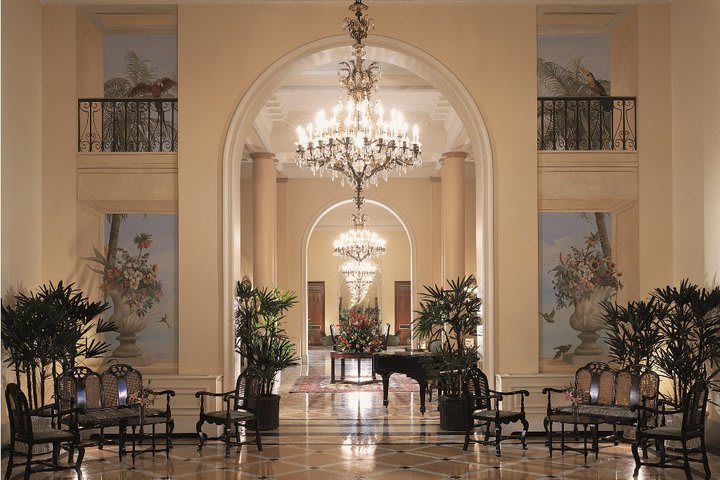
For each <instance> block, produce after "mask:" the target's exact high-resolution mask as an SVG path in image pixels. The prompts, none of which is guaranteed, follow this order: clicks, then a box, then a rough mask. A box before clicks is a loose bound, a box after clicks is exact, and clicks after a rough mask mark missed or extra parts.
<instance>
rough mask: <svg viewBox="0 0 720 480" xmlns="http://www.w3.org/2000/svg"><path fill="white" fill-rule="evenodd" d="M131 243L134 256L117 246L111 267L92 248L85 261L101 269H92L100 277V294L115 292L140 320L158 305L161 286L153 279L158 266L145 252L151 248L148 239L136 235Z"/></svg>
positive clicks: (150, 241) (149, 238) (149, 237)
mask: <svg viewBox="0 0 720 480" xmlns="http://www.w3.org/2000/svg"><path fill="white" fill-rule="evenodd" d="M133 242H134V243H135V246H136V247H137V250H138V252H137V254H131V253H130V252H128V251H127V250H125V249H124V248H121V247H118V249H117V254H116V258H115V262H114V264H113V263H110V261H109V260H108V259H107V257H106V256H105V255H103V254H101V253H100V252H99V251H98V250H97V249H94V250H95V256H94V257H89V258H88V259H87V260H90V261H93V262H96V263H99V264H100V265H101V266H102V269H96V268H92V270H93V271H95V272H97V273H99V274H101V275H102V280H103V281H102V284H101V285H100V289H101V290H102V291H103V292H104V293H107V292H110V291H114V292H119V293H120V294H121V296H122V298H123V299H124V300H125V303H126V304H127V306H128V307H129V308H131V309H132V310H133V311H135V312H136V313H137V315H138V317H143V316H144V315H145V314H146V313H147V312H148V311H149V310H150V309H152V307H153V306H154V305H155V304H156V303H159V302H160V299H161V298H162V297H163V289H162V283H161V282H160V281H159V280H158V279H157V274H158V271H159V269H158V266H157V264H154V263H150V253H149V252H148V251H147V250H148V249H149V248H150V247H151V246H152V242H153V241H152V236H151V235H150V234H147V233H140V234H138V235H136V236H135V238H134V240H133Z"/></svg>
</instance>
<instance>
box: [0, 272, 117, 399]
mask: <svg viewBox="0 0 720 480" xmlns="http://www.w3.org/2000/svg"><path fill="white" fill-rule="evenodd" d="M13 300H14V305H2V342H3V346H4V347H5V349H6V350H7V352H8V356H7V359H6V360H5V363H6V364H7V365H8V366H9V367H11V368H13V369H14V370H15V375H16V381H17V383H18V384H21V383H20V378H21V375H22V376H24V377H25V380H26V382H25V385H26V387H27V393H28V399H29V402H30V405H31V407H32V408H37V407H39V406H41V405H42V404H43V403H44V401H45V380H47V379H48V378H51V376H54V375H55V374H56V373H57V368H58V367H60V368H62V369H63V370H65V369H68V368H72V367H74V366H75V364H76V363H77V362H78V360H79V359H81V358H85V359H87V358H95V357H99V356H101V355H104V354H105V353H107V351H108V350H109V349H110V345H109V344H108V343H106V342H103V341H99V340H98V339H97V338H93V337H94V336H95V335H97V334H101V333H107V332H112V331H115V329H116V328H115V325H114V324H113V323H111V322H107V321H105V320H104V319H103V318H102V317H100V315H101V314H102V313H103V312H105V311H106V310H107V309H108V308H109V306H108V304H107V303H104V302H103V303H101V302H91V301H90V300H89V299H88V298H87V297H86V296H84V295H83V293H82V292H81V291H80V290H78V289H75V288H74V286H73V284H69V285H64V284H63V282H62V281H60V282H58V284H57V285H55V284H53V283H52V282H51V283H50V284H49V285H43V286H41V287H40V288H39V289H38V291H37V292H31V293H29V294H22V293H21V294H18V295H15V297H14V299H13Z"/></svg>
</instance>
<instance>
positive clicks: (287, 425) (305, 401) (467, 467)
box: [3, 350, 720, 480]
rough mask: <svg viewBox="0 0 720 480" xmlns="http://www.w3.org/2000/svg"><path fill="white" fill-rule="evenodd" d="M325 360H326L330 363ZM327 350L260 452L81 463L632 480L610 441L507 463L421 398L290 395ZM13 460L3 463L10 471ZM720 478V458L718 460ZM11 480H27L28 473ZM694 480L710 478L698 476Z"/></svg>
mask: <svg viewBox="0 0 720 480" xmlns="http://www.w3.org/2000/svg"><path fill="white" fill-rule="evenodd" d="M326 357H327V358H326ZM329 371H330V362H329V355H328V354H327V351H321V350H313V351H312V352H311V358H310V367H309V368H308V367H295V368H293V369H290V370H288V371H286V372H284V374H283V378H282V383H281V394H282V402H281V405H282V411H281V416H282V417H281V427H280V429H279V431H277V432H271V433H266V434H265V435H264V436H263V444H264V446H265V448H264V450H263V451H262V452H258V451H257V450H256V449H255V447H253V446H250V447H243V449H242V451H241V452H239V453H238V452H237V450H233V452H232V454H231V456H230V457H229V458H226V457H225V456H224V448H223V447H222V446H220V445H218V444H213V443H210V444H208V445H207V446H206V447H205V448H204V449H203V452H202V454H199V453H198V452H197V450H196V448H195V443H194V441H193V440H190V439H179V440H178V441H177V442H176V446H175V448H174V449H173V451H172V454H171V459H170V461H169V462H166V461H165V458H164V457H163V456H158V457H155V458H153V457H151V456H141V457H139V458H138V459H137V463H136V467H135V468H134V469H133V468H132V464H131V461H130V460H124V461H123V462H122V463H119V462H118V461H117V459H116V456H115V455H114V454H113V453H112V452H110V451H105V452H101V451H98V450H97V449H94V448H90V449H88V453H87V455H86V457H85V463H84V465H83V471H84V478H86V479H88V480H93V479H103V480H108V479H128V480H129V479H151V478H183V479H195V478H197V479H217V480H220V479H224V480H230V479H263V480H269V479H275V478H278V479H287V480H295V479H309V480H324V479H332V480H340V479H352V480H361V479H362V480H365V479H368V480H370V479H383V480H393V479H407V480H423V479H465V478H469V479H483V480H486V479H487V480H489V479H503V480H513V479H537V478H565V479H592V480H604V479H607V480H610V479H630V478H632V470H633V465H634V463H633V460H632V456H631V454H630V449H629V448H628V447H627V446H624V445H623V446H618V447H612V446H609V444H606V445H607V446H606V445H603V448H602V450H601V453H600V458H599V460H589V461H588V464H587V465H585V464H584V463H583V459H582V456H581V455H578V454H574V453H566V454H565V455H564V456H561V455H559V454H556V455H555V456H554V458H553V459H552V460H551V459H550V458H549V457H548V455H547V449H546V448H545V446H544V443H543V439H541V438H539V437H532V438H531V439H530V440H531V442H530V445H529V448H528V450H526V451H523V450H522V449H521V448H520V446H519V445H518V444H517V443H515V442H507V443H504V444H503V446H504V449H503V457H502V458H500V459H499V458H496V457H495V455H494V449H493V448H492V447H483V446H474V447H471V449H470V450H469V451H467V452H463V450H462V440H463V437H462V436H461V435H448V434H445V433H441V432H440V431H439V429H438V423H439V420H438V416H437V411H435V409H434V408H430V409H429V411H428V413H427V414H426V415H425V416H421V415H420V414H419V408H418V399H417V397H416V395H415V394H410V393H398V394H391V396H390V405H389V406H388V408H387V409H386V408H385V407H383V406H382V395H381V394H379V393H344V394H290V393H288V390H289V388H290V386H292V384H293V383H294V381H295V380H296V378H297V377H298V375H301V374H308V373H309V372H311V373H312V374H315V375H318V374H324V375H329ZM6 463H7V461H6V460H3V473H4V471H5V465H6ZM711 468H712V470H713V472H714V473H715V474H716V475H720V459H719V458H718V457H716V456H712V457H711ZM14 473H15V474H14V475H13V478H22V472H21V470H20V469H17V470H15V472H14ZM695 477H696V478H702V474H701V472H700V471H696V472H695ZM33 478H38V479H49V478H75V474H74V473H73V472H61V473H56V474H54V475H53V474H38V475H36V476H33ZM638 478H639V479H676V478H677V479H680V478H685V477H684V474H683V473H682V472H681V471H661V470H655V469H650V468H645V469H643V470H642V471H641V474H640V477H638Z"/></svg>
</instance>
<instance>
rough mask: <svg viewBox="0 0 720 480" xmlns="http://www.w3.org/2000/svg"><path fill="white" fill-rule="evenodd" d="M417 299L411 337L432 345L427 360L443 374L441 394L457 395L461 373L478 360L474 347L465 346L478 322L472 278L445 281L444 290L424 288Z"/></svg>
mask: <svg viewBox="0 0 720 480" xmlns="http://www.w3.org/2000/svg"><path fill="white" fill-rule="evenodd" d="M420 297H421V300H420V310H417V311H416V312H415V314H416V317H415V319H414V320H413V337H414V338H417V339H420V340H426V341H427V342H428V344H429V345H430V344H434V345H436V347H435V349H433V352H432V355H431V356H430V357H429V358H430V360H429V361H430V363H431V366H432V367H433V368H434V369H436V370H438V371H441V372H443V382H444V383H443V387H444V393H445V395H448V396H460V395H462V393H463V381H462V379H463V377H464V375H465V371H466V370H467V369H468V368H470V367H471V366H474V365H476V364H477V362H478V361H479V355H478V352H477V348H475V347H467V346H466V345H465V339H466V338H472V339H473V342H474V339H475V337H476V335H477V329H478V327H479V326H480V324H481V322H482V320H481V318H480V306H481V305H482V300H481V299H480V298H479V297H478V296H477V282H476V280H475V277H474V276H472V275H470V276H466V277H463V278H458V279H456V280H448V287H447V288H443V287H439V286H437V285H435V286H432V287H427V286H426V287H425V292H423V293H421V294H420Z"/></svg>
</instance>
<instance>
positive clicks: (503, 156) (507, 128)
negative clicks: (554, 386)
mask: <svg viewBox="0 0 720 480" xmlns="http://www.w3.org/2000/svg"><path fill="white" fill-rule="evenodd" d="M344 15H345V7H344V6H342V5H337V6H334V5H333V6H328V7H327V8H324V9H313V10H309V9H306V8H300V7H297V8H296V7H292V6H286V7H283V8H282V9H277V8H269V7H239V6H212V7H211V6H204V5H203V6H197V5H181V6H180V7H179V8H178V19H179V25H178V45H179V47H178V48H179V78H180V79H181V81H180V92H179V96H180V97H181V98H182V99H183V107H182V109H183V115H182V116H181V119H180V122H181V125H180V128H181V130H183V131H186V132H187V131H190V132H193V137H192V138H191V139H186V140H183V146H182V148H181V150H180V153H179V158H178V195H179V199H178V201H179V207H178V211H179V225H180V242H179V248H180V255H179V256H180V265H179V268H180V285H179V290H180V291H179V298H180V302H181V304H180V316H181V318H180V357H181V359H180V368H181V372H182V371H186V372H188V373H190V372H200V371H212V372H219V371H221V360H220V359H221V355H222V353H221V352H218V354H217V355H213V356H210V357H208V356H204V357H203V358H202V359H198V358H197V356H196V355H195V352H194V346H195V345H196V344H197V343H198V342H202V343H207V344H215V343H217V342H220V341H221V337H222V328H221V325H222V320H219V319H220V297H221V295H220V291H221V288H220V287H221V285H220V277H221V265H220V262H221V255H222V253H221V240H222V239H221V230H220V225H221V193H222V192H221V187H220V181H219V179H220V178H221V167H222V165H221V154H222V146H223V142H224V140H225V132H226V131H227V128H228V125H229V122H230V118H231V116H232V114H233V111H234V108H235V107H236V105H237V104H238V102H239V101H240V99H241V98H242V96H243V93H244V91H245V90H246V89H247V88H248V87H249V86H250V85H251V83H252V82H253V81H254V80H255V78H257V76H258V75H259V74H260V73H261V72H262V71H263V70H264V69H265V68H266V67H267V66H268V65H269V64H270V63H272V62H273V61H275V60H276V59H277V58H279V57H280V56H282V55H284V54H285V53H287V52H289V51H290V50H292V49H293V48H296V47H298V46H300V45H303V44H305V43H307V42H310V41H312V40H315V39H318V38H322V37H325V36H329V35H335V34H338V33H339V32H338V30H337V19H338V18H342V17H343V16H344ZM373 16H374V17H375V18H376V19H382V22H378V31H377V33H378V34H380V35H387V34H390V32H392V36H393V37H395V38H398V39H400V40H403V41H406V42H408V43H410V44H413V45H416V46H417V47H418V48H420V49H423V50H425V51H427V52H428V53H430V54H431V55H433V56H434V57H435V58H437V59H439V60H440V61H441V62H443V63H444V64H445V65H446V66H447V67H448V68H450V69H451V70H452V71H454V72H455V73H456V74H457V75H458V77H459V78H460V80H461V81H462V82H463V83H464V84H465V86H466V87H467V88H468V90H469V91H470V93H471V94H472V95H473V97H474V98H475V101H476V103H477V104H478V105H479V107H480V110H481V112H482V113H483V115H484V117H485V120H486V122H487V124H488V128H489V130H490V134H491V137H492V148H493V160H494V162H495V174H496V177H495V189H496V195H495V219H496V232H495V242H496V258H495V262H496V263H495V268H496V272H497V273H498V275H497V276H496V280H497V283H496V285H495V288H496V290H495V291H496V295H497V298H496V305H497V309H496V312H495V313H496V315H497V316H498V318H502V321H501V322H502V324H500V323H499V324H498V328H497V332H498V334H499V337H498V341H499V342H501V343H502V342H503V341H504V340H503V339H504V338H507V341H508V342H510V337H511V336H512V332H514V331H517V330H518V329H526V327H528V328H529V331H528V333H529V334H530V335H536V334H537V325H536V322H535V321H534V318H535V313H534V312H535V310H536V308H535V305H534V301H533V302H518V301H517V299H516V292H518V291H522V292H527V293H528V295H529V297H531V298H533V299H534V298H536V296H537V295H536V293H537V276H536V274H535V273H534V272H531V271H529V270H528V269H526V268H524V267H523V266H524V265H535V264H536V263H537V249H536V245H537V234H536V231H537V215H536V213H537V210H536V208H535V205H536V202H537V200H536V199H537V181H536V155H535V139H534V133H533V134H529V135H527V136H526V137H522V136H520V137H519V136H518V135H517V133H516V132H518V131H527V132H534V131H535V125H534V123H535V111H534V110H535V107H534V104H535V100H534V98H535V93H534V91H535V87H534V85H535V44H536V41H535V7H534V6H531V5H528V6H510V7H507V6H483V7H478V6H472V7H471V6H457V7H453V8H447V7H443V6H428V7H423V9H421V10H413V11H410V12H408V11H407V9H404V8H399V7H395V6H388V7H384V6H377V7H374V8H373ZM408 17H409V18H408ZM298 21H302V23H303V26H304V27H303V28H302V29H297V28H295V27H294V26H295V25H297V22H298ZM270 31H272V32H274V33H273V36H272V38H271V39H268V37H267V32H270ZM449 37H452V38H453V42H448V41H447V38H449ZM260 38H263V39H264V40H263V41H262V42H259V41H257V39H260ZM457 42H460V43H461V44H463V45H465V46H466V47H467V48H463V49H458V48H456V47H455V45H457ZM238 45H243V48H242V49H238V48H237V46H238ZM468 48H471V49H472V51H473V52H474V55H472V56H468V55H466V52H467V49H468ZM208 51H213V55H207V52H208ZM228 58H232V59H233V61H232V62H228V61H225V60H220V59H228ZM487 65H494V67H493V68H492V69H488V68H486V67H487ZM477 72H483V74H482V75H477ZM293 182H294V181H293V180H290V181H289V182H288V183H287V184H286V186H285V187H284V188H285V189H286V195H287V199H288V207H289V208H288V209H286V212H287V213H286V215H287V216H286V218H287V223H286V228H287V232H288V233H287V238H286V239H285V240H281V239H278V241H279V242H281V241H284V242H286V244H287V252H288V257H287V265H288V266H287V269H288V271H287V272H286V274H287V275H288V277H287V278H288V287H290V288H292V289H293V290H300V288H302V285H300V282H295V281H293V280H292V279H293V278H300V277H301V275H300V271H299V270H300V269H299V267H298V265H299V264H300V262H299V261H298V258H299V256H300V251H301V249H300V248H299V245H300V243H301V238H297V237H298V235H297V234H296V233H293V231H294V230H295V229H296V228H299V229H300V231H303V229H304V228H305V226H306V225H307V220H308V218H307V216H306V217H305V218H302V224H301V225H295V223H296V222H298V221H299V220H298V219H297V217H294V216H291V212H292V209H291V208H290V207H291V205H290V203H291V201H290V200H289V199H292V198H294V197H293V194H292V191H293V188H294V186H293ZM386 190H388V188H387V187H383V188H380V189H377V190H376V191H377V192H379V193H378V196H380V195H381V194H382V192H384V191H386ZM411 196H412V195H411ZM295 198H297V197H295ZM431 198H432V195H431V194H429V195H427V196H426V197H425V198H424V199H422V203H424V204H425V203H427V207H428V210H427V211H432V209H430V208H429V207H430V200H431ZM293 206H294V205H293ZM322 206H323V202H322V201H320V202H319V204H316V205H315V206H314V207H313V209H314V210H317V209H319V208H321V207H322ZM298 208H300V207H299V206H298ZM243 209H244V207H243ZM278 221H279V222H280V221H282V220H281V219H279V220H278ZM418 223H421V222H418ZM425 223H428V224H430V225H431V222H425ZM518 225H522V226H523V228H524V229H525V228H527V229H528V230H527V232H526V233H524V234H518ZM419 228H429V226H428V227H426V226H425V225H422V227H419ZM199 244H202V245H203V246H204V249H203V251H204V254H203V255H202V256H199V255H196V254H195V253H194V252H196V248H197V245H199ZM418 247H419V246H418ZM241 248H242V249H243V250H244V247H242V246H241ZM430 248H431V247H430V246H428V247H427V249H428V250H429V249H430ZM501 266H502V267H501ZM499 268H503V269H507V270H504V271H505V273H504V274H503V273H502V272H499V271H498V269H499ZM473 270H474V269H473ZM417 273H418V278H417V281H418V283H420V284H423V283H430V281H432V280H433V278H432V265H430V267H429V268H428V270H427V272H423V271H421V269H420V268H419V269H418V272H417ZM278 275H279V278H280V277H281V275H282V273H281V272H280V271H279V272H278ZM201 318H202V319H213V318H214V319H218V321H217V322H216V323H213V322H206V321H199V320H198V319H201ZM300 318H301V315H300V312H293V314H292V315H291V317H290V318H289V319H288V320H289V326H288V329H289V331H291V330H292V329H298V325H299V323H300ZM530 318H532V319H533V321H532V322H530V321H529V320H528V319H530ZM528 323H530V324H531V325H530V326H528V325H527V324H528ZM505 329H506V330H505ZM503 331H505V332H507V333H508V336H507V337H503ZM529 348H530V349H532V350H533V352H532V353H534V354H535V355H529V357H528V359H524V358H519V357H518V356H516V355H514V354H512V353H511V349H508V348H506V349H498V355H499V358H498V360H499V362H498V367H499V368H500V369H504V370H506V371H524V372H535V371H537V358H536V357H537V355H536V353H537V352H536V350H537V346H536V345H535V342H533V344H532V345H531V346H529ZM184 359H187V360H184ZM198 360H199V361H198Z"/></svg>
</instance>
